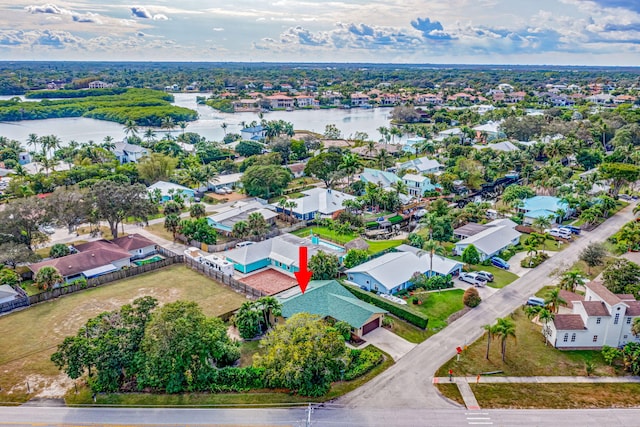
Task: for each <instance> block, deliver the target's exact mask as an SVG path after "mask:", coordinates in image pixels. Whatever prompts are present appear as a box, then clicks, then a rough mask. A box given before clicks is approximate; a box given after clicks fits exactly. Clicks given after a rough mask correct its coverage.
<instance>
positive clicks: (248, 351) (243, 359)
mask: <svg viewBox="0 0 640 427" xmlns="http://www.w3.org/2000/svg"><path fill="white" fill-rule="evenodd" d="M259 350H260V341H258V340H256V341H243V342H242V343H241V344H240V366H242V367H245V366H251V364H252V363H253V355H254V354H256V353H257V352H258V351H259Z"/></svg>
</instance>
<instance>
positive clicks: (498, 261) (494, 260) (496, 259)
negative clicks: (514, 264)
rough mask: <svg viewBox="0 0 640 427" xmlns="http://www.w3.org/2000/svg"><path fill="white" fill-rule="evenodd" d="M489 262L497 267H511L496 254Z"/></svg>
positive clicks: (506, 268)
mask: <svg viewBox="0 0 640 427" xmlns="http://www.w3.org/2000/svg"><path fill="white" fill-rule="evenodd" d="M491 264H493V265H495V266H496V267H498V268H502V269H503V270H508V269H509V267H511V266H510V265H509V263H508V262H507V261H505V260H503V259H502V258H500V257H497V256H494V257H491Z"/></svg>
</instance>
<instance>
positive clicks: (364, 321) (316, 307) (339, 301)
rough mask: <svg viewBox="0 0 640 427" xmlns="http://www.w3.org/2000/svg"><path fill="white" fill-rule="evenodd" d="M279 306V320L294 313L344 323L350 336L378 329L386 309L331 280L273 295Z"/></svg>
mask: <svg viewBox="0 0 640 427" xmlns="http://www.w3.org/2000/svg"><path fill="white" fill-rule="evenodd" d="M275 297H276V299H278V301H280V304H282V317H283V318H285V319H287V318H289V317H291V316H293V315H294V314H297V313H310V314H315V315H318V316H320V317H322V318H331V319H334V320H337V321H342V322H346V323H348V324H349V325H350V326H351V327H352V328H353V329H352V333H353V334H354V335H356V336H358V337H361V336H363V335H365V334H367V333H369V332H371V331H373V330H374V329H376V328H378V327H380V326H382V317H383V316H384V314H386V313H387V311H386V310H383V309H381V308H378V307H376V306H374V305H371V304H369V303H366V302H364V301H361V300H359V299H358V298H356V297H355V296H354V295H353V294H352V293H351V292H349V291H348V290H347V289H346V288H345V287H344V286H342V285H341V284H340V283H338V282H336V281H335V280H313V281H311V282H310V283H309V285H308V287H307V290H306V292H305V293H302V292H301V291H300V288H298V287H294V288H292V289H290V290H288V291H284V292H281V293H279V294H277V295H276V296H275Z"/></svg>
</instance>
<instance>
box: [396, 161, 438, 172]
mask: <svg viewBox="0 0 640 427" xmlns="http://www.w3.org/2000/svg"><path fill="white" fill-rule="evenodd" d="M399 168H400V169H414V170H416V171H417V172H418V173H420V174H427V173H438V172H440V171H441V170H442V169H443V168H444V166H442V165H441V164H440V162H438V161H437V160H434V159H430V158H428V157H420V158H417V159H413V160H409V161H408V162H404V163H401V164H400V165H399Z"/></svg>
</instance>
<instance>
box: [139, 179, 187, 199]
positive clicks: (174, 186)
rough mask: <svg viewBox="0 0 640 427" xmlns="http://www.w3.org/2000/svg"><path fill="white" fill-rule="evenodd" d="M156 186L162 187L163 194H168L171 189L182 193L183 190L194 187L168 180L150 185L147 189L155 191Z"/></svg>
mask: <svg viewBox="0 0 640 427" xmlns="http://www.w3.org/2000/svg"><path fill="white" fill-rule="evenodd" d="M156 188H159V189H160V191H161V192H162V195H163V196H167V195H168V194H169V190H171V189H173V190H175V191H177V192H179V193H182V192H183V191H193V190H192V189H190V188H187V187H185V186H184V185H180V184H174V183H173V182H167V181H158V182H156V183H155V184H153V185H150V186H149V188H147V190H149V191H154V190H155V189H156Z"/></svg>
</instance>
